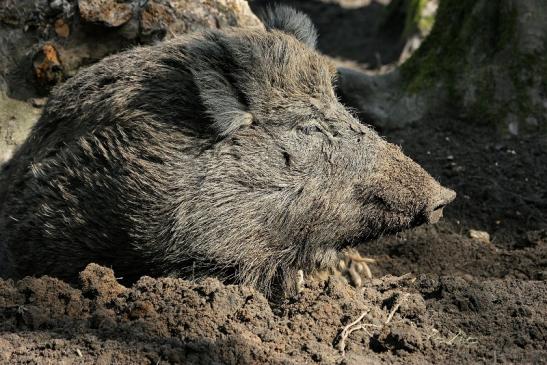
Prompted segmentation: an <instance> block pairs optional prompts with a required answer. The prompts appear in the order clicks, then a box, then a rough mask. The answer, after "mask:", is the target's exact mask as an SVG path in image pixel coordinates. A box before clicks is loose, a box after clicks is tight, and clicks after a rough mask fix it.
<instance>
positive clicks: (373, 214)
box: [0, 10, 453, 294]
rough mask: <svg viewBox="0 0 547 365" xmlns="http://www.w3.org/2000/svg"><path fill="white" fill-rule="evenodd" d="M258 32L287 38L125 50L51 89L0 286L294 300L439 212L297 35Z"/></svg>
mask: <svg viewBox="0 0 547 365" xmlns="http://www.w3.org/2000/svg"><path fill="white" fill-rule="evenodd" d="M270 12H271V13H270V16H271V17H275V16H276V10H270ZM287 14H289V15H290V14H294V13H291V12H290V11H287V10H281V11H279V12H278V13H277V16H279V15H281V16H285V15H287ZM300 17H301V16H300ZM269 24H276V25H278V26H280V25H285V24H289V25H290V26H289V29H283V30H282V31H280V30H276V29H269V30H268V31H265V30H260V29H232V30H227V31H220V30H212V31H206V32H203V33H199V34H193V35H188V36H183V37H179V38H175V39H173V40H170V41H166V42H164V43H161V44H158V45H155V46H151V47H141V48H136V49H133V50H130V51H128V52H125V53H121V54H117V55H114V56H111V57H108V58H106V59H104V60H103V61H101V62H99V63H97V64H95V65H93V66H91V67H89V68H87V69H85V70H83V71H82V72H80V73H79V74H78V75H76V76H75V77H73V78H72V79H70V80H68V81H67V82H66V83H64V84H62V85H61V86H59V87H57V88H56V89H55V90H54V91H53V92H52V95H51V97H50V99H49V102H48V104H47V106H46V108H45V110H44V113H43V115H42V117H41V118H40V120H39V122H38V123H37V124H36V126H35V127H34V129H33V130H32V132H31V134H30V136H29V137H28V140H27V141H26V143H25V144H24V145H23V146H22V147H21V148H20V149H19V150H18V151H17V153H16V155H15V156H14V158H13V159H12V160H11V162H10V163H8V164H7V165H5V166H4V171H3V172H2V177H1V181H0V202H1V203H0V204H1V205H0V232H2V233H1V236H0V237H1V238H0V240H1V242H0V260H1V262H0V274H1V275H2V276H9V277H14V278H19V277H22V276H24V275H42V274H48V275H53V276H57V277H61V278H64V279H68V280H72V279H74V278H76V277H77V273H78V272H79V271H80V270H82V269H83V268H84V267H85V265H86V264H87V263H89V262H97V263H100V264H103V265H107V266H111V267H113V268H114V270H115V271H116V274H117V275H118V276H123V277H124V278H126V279H128V280H131V279H135V278H138V277H139V276H140V275H143V274H147V275H175V276H181V277H187V278H192V277H196V278H197V277H202V276H206V275H216V276H218V277H219V278H221V279H224V280H227V281H233V282H238V283H243V284H247V285H252V286H255V287H257V288H259V289H260V290H262V291H264V292H265V293H267V294H271V288H272V287H276V288H283V289H285V291H287V292H289V293H291V292H292V291H294V285H293V284H294V282H293V279H291V278H295V277H296V272H297V270H299V269H303V270H304V271H305V272H309V271H311V270H313V269H314V268H318V267H325V266H328V265H332V264H333V262H334V260H335V259H336V255H337V253H338V251H339V250H340V249H341V248H342V247H344V246H347V245H349V244H354V243H357V242H362V241H364V240H367V239H371V238H374V237H377V236H379V235H380V234H383V233H389V232H396V231H400V230H402V229H406V228H408V227H412V226H414V225H417V224H419V223H422V222H425V221H428V217H429V216H428V214H429V212H431V211H433V210H434V207H435V206H437V205H438V204H439V201H441V202H442V201H445V202H447V201H449V200H451V199H450V198H447V199H448V200H447V199H445V198H446V196H447V194H448V195H450V194H453V193H451V192H450V191H449V190H447V189H444V188H442V187H441V186H440V185H439V184H438V183H437V182H436V181H435V180H434V179H433V178H432V177H431V176H429V175H428V174H427V173H426V172H425V171H424V170H423V169H422V168H421V167H420V166H418V165H417V164H416V163H414V162H413V161H411V160H410V159H409V158H407V157H405V156H404V155H403V154H402V153H401V151H400V150H399V149H398V148H397V147H396V146H394V145H391V144H389V143H387V142H386V141H384V140H383V139H382V138H380V137H379V136H378V135H377V134H376V133H375V132H374V131H373V130H372V129H371V128H369V127H367V126H364V125H362V124H361V123H359V121H358V120H356V119H355V118H354V117H353V116H352V115H351V114H350V113H349V112H348V110H347V109H346V108H345V107H344V106H343V105H342V104H340V102H339V101H338V100H337V97H336V95H335V93H334V91H333V85H332V82H333V79H334V77H335V74H336V70H335V67H334V66H333V64H332V63H331V62H330V61H329V60H328V59H326V58H325V57H323V56H322V55H320V54H319V53H317V52H316V51H315V50H313V49H312V48H310V47H309V45H310V37H309V36H308V35H309V34H311V33H310V30H309V29H308V28H309V27H310V24H311V23H309V20H307V21H299V22H293V21H292V20H278V21H275V22H270V23H269ZM296 24H302V25H303V26H304V27H305V28H306V29H304V30H302V31H299V30H298V29H294V26H295V25H296ZM289 33H296V36H297V38H299V39H301V40H304V41H305V43H307V44H305V43H302V42H301V41H299V40H298V39H297V38H296V37H294V36H292V35H291V34H289ZM312 33H313V32H312ZM302 34H307V35H306V36H304V37H302V36H301V35H302ZM302 38H303V39H302ZM447 192H448V193H447ZM452 198H453V197H452ZM443 199H444V200H443Z"/></svg>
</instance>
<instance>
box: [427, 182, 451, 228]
mask: <svg viewBox="0 0 547 365" xmlns="http://www.w3.org/2000/svg"><path fill="white" fill-rule="evenodd" d="M455 198H456V192H454V191H453V190H450V189H447V188H445V187H442V186H440V189H438V193H437V194H436V195H435V196H434V197H433V199H432V202H431V204H429V205H427V206H426V207H425V209H424V210H423V211H422V217H421V219H420V220H421V221H422V222H423V223H427V224H434V223H437V222H438V221H439V220H440V219H441V218H442V216H443V209H444V207H446V206H447V205H448V204H450V203H451V202H452V201H453V200H454V199H455Z"/></svg>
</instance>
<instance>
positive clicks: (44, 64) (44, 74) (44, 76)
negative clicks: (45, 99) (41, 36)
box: [33, 42, 64, 87]
mask: <svg viewBox="0 0 547 365" xmlns="http://www.w3.org/2000/svg"><path fill="white" fill-rule="evenodd" d="M33 66H34V74H35V75H36V79H37V80H38V82H39V83H40V84H41V85H42V86H47V87H50V86H53V85H55V84H57V83H59V82H61V81H63V79H64V71H63V67H62V65H61V61H60V60H59V53H58V52H57V49H56V48H55V45H54V44H52V43H49V42H48V43H46V44H44V45H43V46H42V48H41V49H40V50H39V51H38V52H37V53H36V54H35V55H34V57H33Z"/></svg>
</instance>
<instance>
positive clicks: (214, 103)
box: [193, 70, 253, 137]
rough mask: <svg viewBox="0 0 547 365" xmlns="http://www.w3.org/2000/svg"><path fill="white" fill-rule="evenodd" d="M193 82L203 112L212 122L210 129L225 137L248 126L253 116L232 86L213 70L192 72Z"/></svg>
mask: <svg viewBox="0 0 547 365" xmlns="http://www.w3.org/2000/svg"><path fill="white" fill-rule="evenodd" d="M193 76H194V81H195V83H196V85H197V87H198V90H199V96H200V98H201V101H202V103H203V105H204V106H205V111H206V113H207V114H208V115H209V117H210V118H211V119H212V120H213V123H212V125H211V128H212V129H213V130H214V131H215V132H216V133H217V134H218V135H219V136H221V137H225V136H227V135H229V134H230V133H232V132H233V131H235V130H237V129H238V128H240V127H242V126H244V125H250V124H251V123H252V121H253V116H252V114H251V113H249V112H248V111H247V107H246V106H245V105H244V101H242V100H240V99H241V98H240V97H239V96H240V95H239V94H238V92H237V90H236V88H235V87H234V85H232V84H231V83H230V82H229V81H228V80H227V79H226V78H225V77H224V76H223V75H222V74H221V73H219V72H217V71H214V70H200V71H194V75H193Z"/></svg>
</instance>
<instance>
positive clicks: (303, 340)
mask: <svg viewBox="0 0 547 365" xmlns="http://www.w3.org/2000/svg"><path fill="white" fill-rule="evenodd" d="M362 2H363V3H366V2H367V1H362ZM296 4H297V5H298V6H299V7H301V8H302V9H304V10H309V11H311V12H312V16H313V17H314V20H315V21H316V23H317V24H318V25H319V29H320V33H321V36H322V38H321V40H320V44H319V47H320V48H321V49H322V50H323V51H324V52H325V53H327V54H329V55H331V56H334V57H338V58H342V59H349V60H352V61H353V62H357V63H360V64H361V66H363V65H362V64H364V63H367V64H369V66H368V67H370V65H373V66H374V62H375V61H374V60H377V59H378V57H377V56H376V55H375V54H376V53H378V52H379V53H380V54H381V57H380V58H381V62H380V63H381V64H385V63H386V62H388V61H386V60H395V59H396V57H395V56H393V57H391V56H389V55H390V54H391V53H393V54H397V52H400V49H399V48H398V47H400V45H399V41H398V40H397V39H396V37H395V38H394V37H393V36H392V35H390V34H387V35H386V34H383V35H381V36H378V34H377V32H376V31H377V30H375V29H376V28H374V27H372V26H371V28H368V27H367V26H366V24H369V23H370V24H377V23H374V22H377V21H378V17H379V16H380V15H381V14H382V12H383V6H382V5H381V3H379V2H375V1H372V2H371V4H370V5H369V6H363V7H357V8H355V9H348V8H343V7H340V6H338V5H336V4H335V3H332V2H330V3H327V2H324V3H323V2H319V1H300V2H297V3H296ZM340 29H342V30H340ZM352 29H353V31H351V30H352ZM329 37H330V38H329ZM375 42H378V43H375ZM398 49H399V51H398ZM390 57H391V58H390ZM364 67H367V65H364ZM382 134H384V135H386V138H387V139H389V140H390V141H392V142H394V143H397V144H399V145H401V146H402V147H403V149H404V151H405V152H406V153H407V154H408V155H409V156H411V157H412V158H414V159H415V160H417V161H418V162H419V163H420V164H422V166H424V167H425V168H426V169H427V170H428V171H429V172H431V173H432V174H433V175H434V176H435V177H437V178H438V179H439V180H440V181H441V182H442V183H443V184H444V185H446V186H449V187H452V188H453V189H455V190H456V191H457V193H458V198H457V199H456V201H455V202H454V203H453V204H451V205H450V206H449V207H447V208H446V209H445V218H444V220H443V221H442V222H441V223H439V224H437V225H435V226H427V227H421V228H418V229H415V230H413V231H410V232H406V233H401V234H399V235H397V236H396V237H384V238H382V239H380V240H377V241H374V242H369V243H365V244H363V245H362V246H361V251H362V253H363V254H364V255H368V256H371V257H374V258H376V259H377V261H378V263H377V264H376V265H373V266H371V268H372V270H373V273H374V274H375V277H376V279H373V280H365V281H364V286H363V287H362V288H359V289H355V288H353V287H352V286H350V285H348V284H347V282H346V281H345V280H344V279H343V278H342V277H336V276H331V277H329V278H328V279H327V280H326V281H319V280H316V281H313V280H309V281H308V282H307V284H306V287H305V288H304V291H303V292H302V293H301V294H300V295H299V296H298V297H295V298H291V299H290V300H285V301H282V300H279V301H277V302H276V303H272V302H268V301H267V300H266V299H265V298H264V297H263V296H262V295H261V294H260V293H258V292H256V291H254V290H252V289H249V288H245V287H240V286H229V285H228V286H227V285H224V284H222V283H220V282H218V281H217V280H215V279H207V280H205V281H202V282H189V281H186V280H182V279H172V278H161V279H153V278H149V277H143V278H141V279H140V280H139V281H138V282H137V283H136V284H134V285H133V286H132V287H131V288H126V287H123V286H121V285H120V284H118V283H117V282H116V279H115V277H114V274H113V273H112V272H111V271H110V270H109V269H106V268H101V267H99V266H96V265H90V266H89V267H88V268H87V269H86V270H85V271H84V272H83V273H82V274H81V284H80V285H79V286H77V287H71V286H69V285H68V284H65V283H63V282H61V281H58V280H57V279H53V278H48V277H43V278H25V279H23V280H21V281H19V282H16V283H14V282H12V281H1V280H0V363H2V364H3V363H6V364H57V363H66V364H72V363H78V364H81V363H83V364H113V363H115V364H167V363H190V364H201V363H203V364H212V363H217V364H218V363H229V364H256V363H273V364H277V363H283V364H292V363H322V364H333V363H334V364H377V363H388V364H390V363H398V364H423V363H439V364H445V363H452V364H461V363H488V364H492V363H519V364H520V363H525V364H545V363H547V348H546V343H547V184H546V183H545V181H547V169H546V167H545V166H547V137H546V136H518V137H511V138H508V137H502V136H499V135H497V134H496V132H495V130H494V129H493V128H491V127H489V126H486V125H482V124H481V123H480V121H469V120H467V121H463V120H451V119H448V118H447V119H444V120H424V121H422V122H420V123H417V124H415V125H411V126H407V127H405V128H403V129H400V130H396V131H382ZM470 230H477V231H484V232H488V233H489V235H490V240H489V241H488V240H479V239H476V238H471V237H470V232H469V231H470ZM409 273H410V274H409ZM386 275H387V276H386ZM393 275H395V276H393ZM363 314H364V317H363V318H362V319H361V321H359V322H358V323H357V324H356V326H358V325H361V327H360V328H359V329H356V327H352V328H353V329H356V330H355V331H354V332H352V333H351V334H350V335H349V336H348V337H347V338H346V339H345V340H344V341H343V343H344V344H345V353H343V352H342V351H341V342H342V341H341V334H342V332H343V329H344V328H345V327H346V326H347V325H348V324H350V323H351V322H354V321H355V320H357V319H359V318H360V317H361V316H362V315H363ZM390 314H393V315H392V317H391V318H390Z"/></svg>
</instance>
